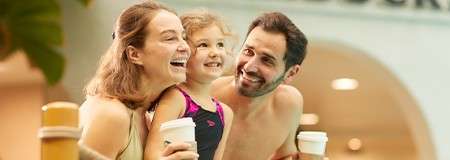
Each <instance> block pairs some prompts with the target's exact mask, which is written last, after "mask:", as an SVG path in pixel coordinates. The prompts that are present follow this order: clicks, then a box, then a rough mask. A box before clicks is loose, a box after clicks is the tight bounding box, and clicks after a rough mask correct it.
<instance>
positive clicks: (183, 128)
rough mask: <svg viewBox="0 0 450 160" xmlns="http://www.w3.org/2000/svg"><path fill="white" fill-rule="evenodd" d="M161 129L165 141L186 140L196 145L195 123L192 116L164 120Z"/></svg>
mask: <svg viewBox="0 0 450 160" xmlns="http://www.w3.org/2000/svg"><path fill="white" fill-rule="evenodd" d="M159 131H160V132H161V135H162V137H163V139H164V142H165V143H173V142H186V143H190V144H193V145H195V123H194V121H193V120H192V118H190V117H188V118H180V119H175V120H171V121H167V122H164V123H162V124H161V127H160V129H159ZM194 149H195V148H194Z"/></svg>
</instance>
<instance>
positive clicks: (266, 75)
mask: <svg viewBox="0 0 450 160" xmlns="http://www.w3.org/2000/svg"><path fill="white" fill-rule="evenodd" d="M285 52H286V38H285V37H284V35H283V34H282V33H272V32H266V31H264V30H263V29H262V28H261V27H256V28H254V29H253V30H252V31H251V32H250V34H249V35H248V36H247V40H246V41H245V43H244V46H243V48H242V50H241V53H240V55H239V57H238V59H237V63H236V64H237V68H236V75H235V76H236V78H235V83H236V87H237V88H238V91H239V93H240V94H242V95H244V96H248V97H258V96H262V95H264V94H267V93H269V92H271V91H273V90H274V89H275V88H276V87H277V86H278V85H279V84H281V83H282V82H283V80H284V78H285V76H284V75H285V62H284V61H283V57H284V54H285Z"/></svg>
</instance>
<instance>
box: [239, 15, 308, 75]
mask: <svg viewBox="0 0 450 160" xmlns="http://www.w3.org/2000/svg"><path fill="white" fill-rule="evenodd" d="M258 26H260V27H261V28H262V29H263V30H264V31H267V32H272V33H282V34H283V35H284V37H285V38H286V48H287V51H286V53H285V55H284V57H283V60H284V61H285V62H286V65H285V67H286V70H288V69H289V68H290V67H291V66H293V65H295V64H299V65H301V64H302V62H303V59H305V56H306V46H307V44H308V40H307V39H306V37H305V35H304V34H303V33H302V32H301V31H300V30H299V29H298V28H297V26H295V24H294V23H292V21H291V20H290V19H289V18H288V17H286V16H285V15H284V14H282V13H280V12H269V13H264V14H263V15H261V16H259V17H258V18H256V19H255V20H254V21H253V22H252V23H251V24H250V26H249V28H248V32H247V36H248V34H250V32H251V31H252V30H253V29H254V28H256V27H258Z"/></svg>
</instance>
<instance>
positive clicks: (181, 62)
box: [170, 58, 187, 68]
mask: <svg viewBox="0 0 450 160" xmlns="http://www.w3.org/2000/svg"><path fill="white" fill-rule="evenodd" d="M186 61H187V59H186V58H180V59H174V60H171V61H170V65H172V66H174V67H183V68H186Z"/></svg>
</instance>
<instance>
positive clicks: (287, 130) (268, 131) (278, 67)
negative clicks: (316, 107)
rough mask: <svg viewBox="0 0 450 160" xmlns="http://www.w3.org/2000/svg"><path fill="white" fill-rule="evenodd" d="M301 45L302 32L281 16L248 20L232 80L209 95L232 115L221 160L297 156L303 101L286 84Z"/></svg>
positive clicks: (295, 68)
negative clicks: (223, 105) (245, 34)
mask: <svg viewBox="0 0 450 160" xmlns="http://www.w3.org/2000/svg"><path fill="white" fill-rule="evenodd" d="M306 45H307V39H306V37H305V36H304V35H303V33H302V32H301V31H300V30H299V29H298V28H297V27H296V26H295V25H294V24H293V23H292V22H291V21H290V20H289V18H287V17H286V16H285V15H283V14H281V13H278V12H272V13H265V14H263V15H262V16H260V17H258V18H257V19H255V20H254V21H253V22H252V24H251V25H250V27H249V30H248V33H247V39H246V41H245V42H244V45H243V48H242V50H241V53H240V55H239V56H238V59H237V66H236V73H235V76H234V77H233V76H230V77H224V78H221V79H218V80H216V81H215V82H214V86H213V95H214V96H215V97H217V98H218V99H219V100H220V101H222V102H224V103H226V104H228V105H229V106H230V107H231V109H232V110H233V112H234V120H233V124H232V126H231V131H230V134H229V138H228V143H227V145H226V149H225V153H224V158H223V159H225V160H244V159H246V160H267V159H277V160H278V159H294V158H295V157H296V155H297V149H296V144H295V138H296V129H297V127H298V126H299V121H300V115H301V113H302V107H303V98H302V95H301V93H300V92H299V91H298V90H297V89H296V88H294V87H292V86H288V85H285V84H287V83H289V82H291V81H292V80H293V79H294V78H295V76H296V75H297V74H298V73H299V71H300V65H301V63H302V61H303V59H304V58H305V55H306V52H305V50H306Z"/></svg>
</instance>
